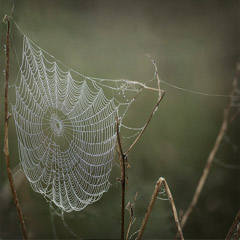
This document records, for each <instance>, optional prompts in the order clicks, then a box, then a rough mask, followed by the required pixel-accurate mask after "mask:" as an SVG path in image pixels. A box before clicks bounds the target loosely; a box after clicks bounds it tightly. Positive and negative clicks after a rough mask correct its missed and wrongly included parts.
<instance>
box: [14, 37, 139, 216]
mask: <svg viewBox="0 0 240 240" xmlns="http://www.w3.org/2000/svg"><path fill="white" fill-rule="evenodd" d="M60 65H61V64H60V62H59V63H57V60H56V59H54V60H52V56H51V55H49V54H47V53H46V52H45V51H44V50H42V49H41V48H40V47H38V46H37V45H36V44H35V43H33V42H32V41H31V40H30V39H28V38H27V37H26V36H24V39H23V52H22V63H21V66H20V76H19V81H18V83H17V84H16V86H15V93H16V102H15V104H14V105H12V113H13V116H14V120H15V126H16V132H17V138H18V145H19V155H20V160H21V166H22V168H23V171H24V173H25V175H26V177H27V179H28V181H29V182H30V184H31V186H32V188H33V190H34V191H36V192H39V193H41V194H43V195H44V197H45V198H46V199H47V200H49V201H52V202H54V203H55V204H56V206H58V207H59V208H61V209H62V210H63V211H66V212H71V211H73V210H75V211H80V210H82V209H83V208H85V207H86V206H87V205H89V204H91V203H93V202H95V201H97V200H99V199H100V198H101V196H102V194H103V193H104V192H106V191H107V190H108V188H109V186H110V183H109V176H110V172H111V169H112V162H113V159H114V153H115V146H116V137H117V136H116V118H118V121H119V123H120V129H121V128H126V129H127V130H131V131H133V132H134V134H133V135H132V136H135V135H136V134H137V133H138V132H140V130H141V128H129V127H126V126H124V125H123V123H122V122H123V118H124V116H125V114H126V111H127V110H128V108H129V106H130V104H131V103H132V102H133V101H134V100H135V98H134V97H135V96H136V94H138V93H139V91H140V89H139V87H141V86H139V84H138V83H137V82H130V81H127V80H116V81H112V80H106V79H94V78H89V77H86V76H84V75H81V74H77V76H76V78H77V80H75V79H74V77H73V74H75V73H76V72H75V73H74V72H72V71H71V70H67V71H64V70H63V69H62V67H60Z"/></svg>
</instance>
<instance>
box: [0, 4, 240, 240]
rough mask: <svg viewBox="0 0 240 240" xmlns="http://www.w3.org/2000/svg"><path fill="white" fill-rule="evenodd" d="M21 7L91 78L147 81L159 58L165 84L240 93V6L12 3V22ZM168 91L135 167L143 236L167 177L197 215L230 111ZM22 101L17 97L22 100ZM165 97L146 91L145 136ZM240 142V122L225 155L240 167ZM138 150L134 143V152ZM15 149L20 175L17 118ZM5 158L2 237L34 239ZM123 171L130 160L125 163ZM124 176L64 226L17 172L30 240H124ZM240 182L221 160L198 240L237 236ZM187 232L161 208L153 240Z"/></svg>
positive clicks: (135, 155)
mask: <svg viewBox="0 0 240 240" xmlns="http://www.w3.org/2000/svg"><path fill="white" fill-rule="evenodd" d="M13 3H15V8H14V12H13V17H14V20H15V21H16V23H17V24H18V25H19V26H20V27H21V29H22V30H23V31H24V33H25V34H26V35H27V36H28V37H29V38H30V39H32V40H34V41H35V42H36V43H37V44H38V45H39V46H40V47H41V48H43V49H45V50H46V51H48V52H50V53H51V54H52V55H54V56H55V57H56V58H57V59H60V60H61V61H62V62H64V63H66V64H67V65H68V66H71V68H73V69H76V70H77V71H79V72H81V73H83V74H85V75H87V76H95V77H100V78H113V79H117V78H125V79H130V80H134V81H140V82H146V81H148V80H150V79H151V78H152V77H153V75H154V68H153V65H152V63H151V61H149V59H148V57H146V55H145V54H146V53H147V54H149V55H151V57H152V58H153V59H154V60H155V61H156V63H157V66H158V69H159V73H160V76H161V78H162V79H163V80H165V81H167V82H169V83H171V84H174V85H177V86H180V87H183V88H186V89H193V90H196V91H201V92H205V93H215V94H229V92H230V90H231V84H232V79H233V76H234V73H235V66H236V62H237V60H238V58H239V1H237V0H228V1H227V0H201V1H200V0H182V1H178V0H168V1H163V0H148V1H147V0H145V1H143V0H138V1H137V0H134V1H125V0H124V1H110V0H90V1H86V0H85V1H84V0H79V1H76V0H68V1H63V0H58V1H56V0H55V1H53V0H51V1H47V0H42V1H36V0H32V1H30V0H20V1H12V0H0V19H3V16H4V15H5V14H10V12H11V9H12V5H13ZM5 33H6V25H5V24H3V23H2V24H1V27H0V38H1V39H0V57H1V58H0V79H1V88H0V91H1V92H0V96H1V100H0V103H1V106H0V107H1V108H0V110H1V118H0V120H1V121H0V129H1V130H0V131H1V134H0V136H1V139H0V144H1V147H0V148H1V149H3V133H4V131H3V126H4V125H3V123H4V75H3V70H4V67H5V54H4V44H5ZM12 34H13V38H14V39H15V42H16V46H17V45H18V42H20V41H21V38H22V36H21V35H20V34H19V32H18V31H17V30H16V28H13V29H12ZM10 51H11V65H10V84H14V81H15V78H16V74H17V68H18V67H17V62H16V56H15V55H14V51H13V47H12V45H11V49H10ZM18 51H21V48H18ZM162 88H163V89H164V90H165V91H166V95H165V97H164V100H163V101H162V103H161V104H160V107H159V110H158V112H157V113H156V114H155V115H154V118H153V119H152V122H151V124H150V126H149V128H148V129H147V131H146V132H145V133H144V135H143V137H142V139H141V140H140V141H139V142H138V144H137V145H136V147H135V148H134V149H133V151H132V152H131V154H130V155H129V163H130V165H131V168H129V170H128V187H127V192H126V194H127V197H126V202H128V201H132V200H133V198H134V196H135V193H136V192H138V197H137V201H136V204H135V217H136V221H135V223H134V225H133V227H132V231H131V233H133V232H134V231H136V230H137V229H138V228H139V226H140V224H141V221H142V219H143V216H144V214H145V211H146V208H147V205H148V202H149V200H150V198H151V195H152V192H153V189H154V186H155V183H156V181H157V179H158V178H159V177H164V178H165V179H166V180H167V182H168V184H169V187H170V189H171V192H172V194H173V197H174V200H175V204H176V207H177V209H178V211H180V210H185V209H186V208H187V206H188V204H189V203H190V201H191V198H192V196H193V193H194V190H195V188H196V185H197V183H198V180H199V178H200V176H201V173H202V169H203V167H204V165H205V162H206V159H207V157H208V154H209V152H210V150H211V148H212V146H213V144H214V141H215V139H216V137H217V134H218V131H219V128H220V125H221V122H222V113H223V109H224V107H225V105H226V104H227V102H228V99H227V98H224V97H206V96H201V95H196V94H191V93H187V92H183V91H180V90H177V89H174V88H170V87H169V86H167V85H164V84H162ZM11 91H12V89H11ZM11 96H12V95H11V92H10V101H11V100H12V99H11ZM153 98H154V99H153ZM156 99H157V96H153V94H152V92H148V91H145V92H144V94H143V95H142V97H141V98H139V100H138V101H137V103H136V104H135V105H134V107H133V108H131V111H129V112H128V116H127V118H128V120H129V122H130V123H131V126H135V127H139V126H142V125H143V124H144V123H145V121H146V119H147V114H149V113H150V111H151V109H152V108H153V104H154V100H156ZM12 101H14V100H12ZM238 107H239V106H238ZM234 110H236V108H233V109H232V111H234ZM9 111H10V112H11V110H9ZM239 135H240V130H239V117H238V119H237V120H236V121H235V122H234V123H233V124H232V125H231V126H230V128H229V131H228V132H227V136H228V137H229V139H231V144H228V143H227V141H223V143H222V144H221V147H220V150H219V152H218V153H217V159H218V161H220V162H222V163H225V164H230V165H231V166H232V165H234V166H237V165H238V166H239V156H240V155H239V148H240V146H239V142H240V141H239ZM127 145H129V143H125V146H126V147H127ZM234 146H235V150H233V147H234ZM9 147H10V160H11V166H12V168H15V167H16V166H18V164H19V156H18V150H17V148H18V145H17V141H16V132H15V127H14V122H13V118H11V119H10V129H9ZM0 154H1V157H0V159H1V163H0V167H1V170H0V171H1V173H0V197H1V198H0V210H1V219H0V237H1V239H18V238H21V237H22V235H21V231H20V227H19V222H18V218H17V214H16V210H15V207H14V204H13V201H12V199H11V195H10V190H9V186H8V181H7V174H6V167H5V161H4V155H3V151H1V153H0ZM115 162H116V163H118V159H117V156H116V159H115ZM119 176H120V169H119V167H118V166H117V165H114V167H113V171H112V174H111V183H112V184H113V186H112V187H111V188H110V189H109V191H108V192H107V193H105V194H104V196H103V197H102V198H101V200H100V201H98V202H96V203H94V204H92V205H90V206H88V207H87V208H85V209H84V210H83V211H81V212H73V213H68V214H64V220H65V222H63V221H62V220H61V217H59V216H54V217H53V215H51V214H50V211H49V203H47V202H46V200H45V199H44V198H43V197H42V196H41V195H40V194H38V193H35V192H33V190H32V189H31V187H30V185H29V183H28V182H27V180H26V178H25V177H24V175H23V173H22V172H21V171H20V172H19V173H18V174H17V175H15V183H16V185H17V192H18V195H19V199H20V203H21V206H22V209H23V213H24V216H25V220H26V224H27V229H28V232H29V235H30V237H31V238H32V239H53V238H56V237H58V238H59V239H69V238H74V236H72V234H71V233H70V231H69V229H68V228H66V226H65V225H66V224H67V225H68V226H69V227H70V228H71V230H72V231H73V232H74V233H75V234H76V235H77V237H78V238H83V239H118V238H119V236H120V203H121V199H120V194H121V187H120V184H119V183H118V184H115V183H116V182H117V181H116V179H117V178H118V177H119ZM239 179H240V178H239V168H237V167H234V168H233V169H231V168H227V167H222V166H221V165H219V164H216V163H213V166H212V169H211V171H210V174H209V177H208V179H207V183H206V185H205V186H204V189H203V192H202V194H201V196H200V199H199V203H198V205H197V207H196V208H195V209H194V211H193V213H192V215H191V216H190V218H189V221H188V223H187V225H186V227H185V229H184V235H185V237H186V238H188V239H223V238H225V236H226V234H227V232H228V229H229V228H230V226H231V224H232V221H233V219H234V217H235V215H236V213H237V210H238V208H239V202H240V196H239V189H240V188H239ZM51 216H52V217H53V218H54V223H53V222H52V220H53V219H51ZM126 216H127V214H126ZM126 219H128V217H127V218H126ZM64 223H65V225H64ZM54 231H55V234H54ZM175 233H176V230H175V225H174V220H173V217H172V213H171V209H170V205H169V202H168V201H161V200H158V201H157V202H156V204H155V206H154V210H153V213H152V215H151V217H150V220H149V222H148V225H147V228H146V231H145V233H144V238H146V239H172V238H174V237H175Z"/></svg>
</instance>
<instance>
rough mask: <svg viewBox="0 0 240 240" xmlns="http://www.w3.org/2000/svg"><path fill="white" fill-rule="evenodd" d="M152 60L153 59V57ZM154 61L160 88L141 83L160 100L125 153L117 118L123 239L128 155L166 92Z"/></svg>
mask: <svg viewBox="0 0 240 240" xmlns="http://www.w3.org/2000/svg"><path fill="white" fill-rule="evenodd" d="M149 58H150V59H151V57H150V56H149ZM151 60H152V59H151ZM152 63H153V65H154V68H155V75H156V76H157V80H158V89H156V88H150V87H146V86H145V85H144V84H141V83H140V84H139V85H140V86H141V88H146V89H149V90H154V91H158V93H159V95H158V96H159V97H158V101H157V103H156V105H155V107H154V108H153V110H152V112H151V114H150V116H149V118H148V120H147V122H146V124H145V125H144V127H143V129H142V131H141V132H140V133H139V135H138V136H137V137H136V139H135V140H134V142H133V143H132V145H131V146H130V147H129V148H128V150H127V151H126V152H125V153H124V152H123V149H122V144H121V138H120V133H119V121H118V118H116V123H117V124H116V125H117V143H118V147H119V151H118V154H119V160H120V168H121V179H120V181H121V185H122V196H121V197H122V201H121V239H122V240H123V239H124V234H125V232H124V224H125V191H126V167H127V156H128V153H129V152H130V151H131V150H132V148H133V147H134V146H135V144H136V143H137V142H138V140H139V139H140V138H141V136H142V135H143V133H144V131H145V130H146V128H147V127H148V125H149V123H150V121H151V119H152V117H153V115H154V113H155V112H156V111H157V109H158V106H159V104H160V102H161V101H162V99H163V97H164V94H165V92H164V91H162V90H161V89H160V78H159V76H158V71H157V65H156V63H155V61H154V60H152ZM131 225H132V222H131V220H130V225H129V227H128V231H127V237H128V234H129V231H130V228H131Z"/></svg>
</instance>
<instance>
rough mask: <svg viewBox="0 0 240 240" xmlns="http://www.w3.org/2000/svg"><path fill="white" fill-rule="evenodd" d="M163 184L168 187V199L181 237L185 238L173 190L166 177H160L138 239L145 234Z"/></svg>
mask: <svg viewBox="0 0 240 240" xmlns="http://www.w3.org/2000/svg"><path fill="white" fill-rule="evenodd" d="M162 184H163V185H164V188H165V189H166V192H167V196H168V200H169V202H170V204H171V208H172V213H173V217H174V221H175V224H176V227H177V231H178V234H179V236H180V239H184V237H183V233H182V229H181V226H180V223H179V220H178V215H177V210H176V207H175V204H174V200H173V197H172V194H171V191H170V189H169V187H168V184H167V182H166V180H165V179H164V178H162V177H160V178H159V179H158V181H157V183H156V186H155V189H154V191H153V195H152V198H151V200H150V203H149V205H148V208H147V212H146V214H145V217H144V219H143V221H142V225H141V227H140V229H139V233H138V236H137V240H139V239H141V237H142V235H143V232H144V229H145V227H146V225H147V222H148V219H149V217H150V214H151V212H152V209H153V206H154V203H155V201H156V198H157V196H158V193H159V191H160V189H161V186H162Z"/></svg>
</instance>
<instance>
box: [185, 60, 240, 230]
mask: <svg viewBox="0 0 240 240" xmlns="http://www.w3.org/2000/svg"><path fill="white" fill-rule="evenodd" d="M239 72H240V69H239V64H237V72H236V77H235V78H234V79H233V88H232V91H231V94H230V96H233V95H234V93H235V90H236V86H237V77H238V75H239ZM231 104H232V97H231V98H230V101H229V103H228V104H227V106H226V108H225V109H224V111H223V121H222V125H221V128H220V130H219V133H218V136H217V138H216V141H215V143H214V146H213V148H212V150H211V152H210V154H209V156H208V159H207V162H206V165H205V167H204V170H203V173H202V176H201V178H200V180H199V182H198V185H197V188H196V190H195V193H194V195H193V198H192V201H191V203H190V205H189V206H188V208H187V210H186V212H185V213H184V214H183V217H182V220H181V226H182V228H184V226H185V225H186V222H187V220H188V218H189V216H190V214H191V213H192V211H193V209H194V207H195V206H196V204H197V202H198V199H199V196H200V194H201V192H202V189H203V186H204V184H205V182H206V179H207V177H208V174H209V171H210V168H211V165H212V162H213V160H214V158H215V155H216V153H217V151H218V149H219V146H220V144H221V142H222V139H223V137H224V134H225V132H226V130H227V127H228V124H229V116H230V108H231Z"/></svg>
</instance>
